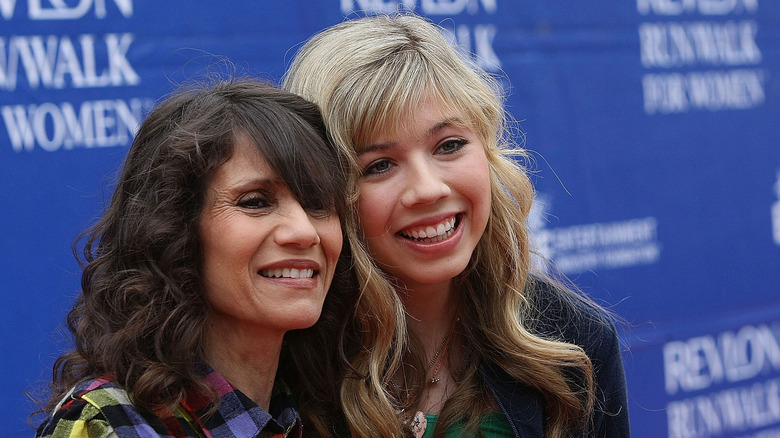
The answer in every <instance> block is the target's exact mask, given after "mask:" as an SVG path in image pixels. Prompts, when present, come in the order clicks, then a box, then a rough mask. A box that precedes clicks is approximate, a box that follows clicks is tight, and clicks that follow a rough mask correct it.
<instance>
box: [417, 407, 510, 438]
mask: <svg viewBox="0 0 780 438" xmlns="http://www.w3.org/2000/svg"><path fill="white" fill-rule="evenodd" d="M425 419H426V420H428V426H427V427H426V428H425V433H424V434H423V436H422V438H431V437H432V436H433V430H434V429H435V428H436V421H437V420H438V419H439V416H438V415H427V414H426V415H425ZM462 431H463V424H462V423H456V424H454V425H452V427H450V428H449V429H448V430H447V432H446V434H445V436H446V437H447V438H455V437H460V433H461V432H462ZM479 431H480V432H482V436H484V437H485V438H514V436H515V433H514V431H512V426H511V425H510V424H509V421H508V420H507V419H506V417H505V416H504V414H503V413H501V412H494V413H491V414H487V415H485V416H484V417H482V422H481V424H480V425H479Z"/></svg>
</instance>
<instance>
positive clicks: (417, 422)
mask: <svg viewBox="0 0 780 438" xmlns="http://www.w3.org/2000/svg"><path fill="white" fill-rule="evenodd" d="M409 426H411V428H412V433H413V434H414V438H422V436H423V435H425V428H427V427H428V419H427V418H425V414H423V413H422V411H417V413H416V414H414V418H413V419H412V423H411V424H410V425H409Z"/></svg>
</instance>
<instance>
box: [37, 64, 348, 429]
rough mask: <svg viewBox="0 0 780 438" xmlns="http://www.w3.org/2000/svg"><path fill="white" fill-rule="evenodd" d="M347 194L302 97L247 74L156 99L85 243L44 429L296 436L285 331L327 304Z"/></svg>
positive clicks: (333, 300)
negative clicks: (70, 343) (68, 346)
mask: <svg viewBox="0 0 780 438" xmlns="http://www.w3.org/2000/svg"><path fill="white" fill-rule="evenodd" d="M345 184H346V183H345V181H344V176H343V170H342V165H341V159H340V156H339V154H338V151H337V149H336V148H335V147H334V146H332V144H331V143H330V142H329V141H328V139H327V136H326V134H325V127H324V125H323V123H322V118H321V116H320V114H319V111H318V110H317V108H316V106H314V105H313V104H311V103H310V102H307V101H305V100H304V99H302V98H300V97H298V96H295V95H293V94H291V93H288V92H284V91H282V90H279V89H276V88H273V87H271V86H269V85H266V84H263V83H259V82H255V81H252V80H248V79H242V80H228V81H220V82H217V83H215V84H214V85H213V86H210V87H207V88H196V89H187V90H183V91H181V92H178V93H176V94H174V95H173V96H172V97H170V98H168V99H166V100H165V101H164V102H162V103H161V104H160V105H159V106H158V107H157V108H155V109H154V110H153V111H152V112H151V113H150V114H149V116H148V117H147V118H146V120H145V121H144V122H143V124H142V125H141V127H140V130H139V132H138V134H137V136H136V138H135V140H134V141H133V144H132V146H131V147H130V151H129V153H128V156H127V159H126V161H125V164H124V167H123V170H122V173H121V175H120V177H119V181H118V184H117V187H116V190H115V192H114V196H113V199H112V200H111V204H110V206H109V207H108V209H107V211H106V213H105V215H104V216H103V217H102V219H101V220H100V221H99V222H98V223H97V224H96V225H95V226H94V228H93V229H92V230H91V232H90V234H89V238H88V240H87V242H86V247H85V250H84V258H85V266H84V271H83V276H82V292H81V294H80V296H79V298H78V301H77V302H76V304H75V306H74V308H73V310H72V311H71V312H70V313H69V315H68V325H69V328H70V330H71V332H72V334H73V337H74V341H75V349H74V350H73V351H71V352H68V353H67V354H65V355H63V356H61V357H60V358H59V359H58V360H57V362H56V363H55V366H54V378H53V383H52V392H53V394H52V398H51V400H50V401H49V403H48V406H47V408H46V409H45V411H46V413H47V414H48V415H49V417H48V419H47V420H46V421H45V422H44V423H43V424H42V425H41V426H40V428H39V429H38V434H37V435H38V436H41V437H69V438H73V437H87V436H89V437H91V438H95V437H109V436H111V437H116V436H118V437H138V436H166V437H204V436H209V437H210V436H213V437H218V436H219V437H234V436H235V437H250V436H251V437H255V436H272V435H273V436H282V435H284V436H301V433H302V429H301V423H300V416H299V414H298V412H297V409H296V407H295V406H294V404H292V403H291V402H292V398H291V397H290V395H289V391H288V390H287V386H286V385H285V384H284V382H282V381H280V380H279V379H277V368H278V367H279V357H280V354H281V352H282V343H283V339H285V334H286V333H287V332H288V331H291V330H297V329H305V328H307V327H310V326H312V325H313V324H315V322H317V320H318V318H319V317H320V313H321V311H322V309H323V301H326V294H327V292H328V288H329V287H330V285H331V282H332V280H333V278H334V273H335V272H336V271H337V263H338V262H339V256H340V253H341V250H342V242H343V236H342V233H341V223H340V217H342V216H343V213H344V210H345V204H344V187H345ZM338 270H339V271H344V269H343V268H342V267H341V265H339V268H338ZM343 300H344V296H343V294H339V293H338V292H334V293H331V294H328V298H327V301H329V302H330V304H327V303H326V306H325V311H324V312H323V317H325V319H326V320H328V319H334V318H336V319H338V315H340V314H346V310H345V309H346V308H348V305H345V304H344V303H342V301H343ZM296 339H297V340H296ZM301 339H305V337H302V336H297V337H296V338H295V339H292V340H290V346H289V347H290V349H291V350H296V349H297V350H301V349H304V348H305V346H304V345H303V342H299V341H298V340H301ZM290 354H291V355H295V354H296V352H295V351H291V352H290ZM286 367H287V366H286V364H283V365H282V367H281V368H280V369H281V370H284V369H285V368H286Z"/></svg>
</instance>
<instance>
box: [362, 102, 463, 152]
mask: <svg viewBox="0 0 780 438" xmlns="http://www.w3.org/2000/svg"><path fill="white" fill-rule="evenodd" d="M392 113H393V115H392V116H390V117H387V115H385V116H377V117H376V118H375V119H376V120H375V122H374V123H372V126H371V129H370V130H369V131H368V132H366V134H367V135H366V136H365V140H366V141H364V142H360V143H364V144H370V143H374V142H376V140H378V139H386V138H392V137H398V136H401V135H409V134H413V135H416V136H428V135H430V134H432V132H433V131H435V130H436V129H437V128H440V127H442V126H445V125H455V126H459V127H467V128H468V127H469V123H468V121H467V116H466V115H465V114H463V112H462V111H460V110H459V109H457V107H456V106H454V105H450V104H447V103H445V102H444V101H443V100H441V99H434V98H428V97H426V98H423V99H422V100H421V101H420V102H419V103H417V104H413V103H412V104H406V105H399V106H398V108H397V109H396V110H395V111H393V112H392ZM386 120H392V122H390V123H388V122H386Z"/></svg>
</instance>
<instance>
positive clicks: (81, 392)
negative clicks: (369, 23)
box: [36, 378, 130, 437]
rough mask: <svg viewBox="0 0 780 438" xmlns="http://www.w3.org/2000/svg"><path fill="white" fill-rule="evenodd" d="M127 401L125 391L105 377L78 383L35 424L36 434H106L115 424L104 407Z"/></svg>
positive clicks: (40, 435) (110, 432)
mask: <svg viewBox="0 0 780 438" xmlns="http://www.w3.org/2000/svg"><path fill="white" fill-rule="evenodd" d="M121 404H127V405H129V404H130V399H129V397H128V396H127V393H126V392H125V391H123V390H122V389H120V388H119V387H118V386H117V385H116V384H115V383H113V382H111V381H109V380H108V379H105V378H99V379H92V380H86V381H83V382H81V383H79V384H77V385H76V386H75V387H73V389H71V391H70V392H69V393H68V394H67V395H65V397H63V399H62V400H61V401H60V403H59V404H58V405H57V407H56V408H55V410H54V412H53V413H52V414H51V416H50V417H49V418H48V419H47V420H46V421H45V422H44V423H43V424H42V425H41V426H40V427H39V428H38V432H37V434H36V436H39V437H60V436H66V437H80V436H84V437H107V436H111V435H112V434H113V432H114V428H113V426H112V425H111V423H110V422H109V421H108V418H107V417H106V415H105V414H104V409H109V408H110V407H112V406H119V405H121Z"/></svg>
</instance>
